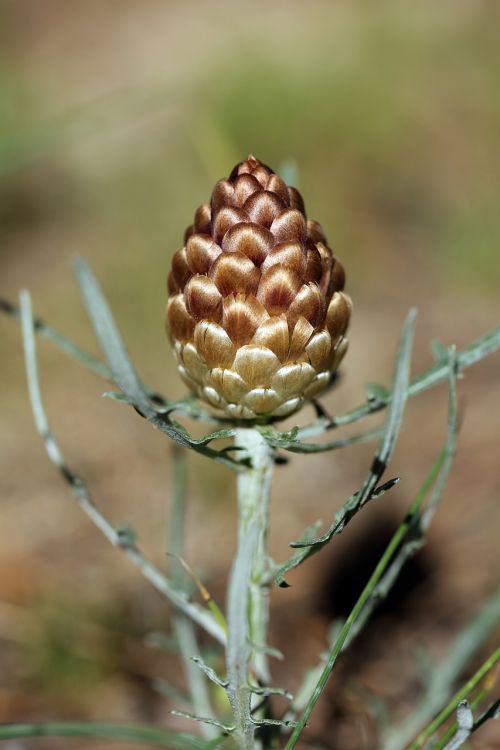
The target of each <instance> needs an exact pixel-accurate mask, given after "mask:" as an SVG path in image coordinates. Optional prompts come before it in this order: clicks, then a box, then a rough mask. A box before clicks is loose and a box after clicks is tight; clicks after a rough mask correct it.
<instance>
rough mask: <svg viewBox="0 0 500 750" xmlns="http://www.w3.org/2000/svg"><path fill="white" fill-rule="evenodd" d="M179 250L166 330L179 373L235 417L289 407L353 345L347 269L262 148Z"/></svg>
mask: <svg viewBox="0 0 500 750" xmlns="http://www.w3.org/2000/svg"><path fill="white" fill-rule="evenodd" d="M185 242H186V244H185V246H184V247H183V248H182V249H180V250H177V252H176V253H175V254H174V257H173V259H172V268H171V271H170V274H169V278H168V290H169V294H170V297H169V300H168V305H167V330H168V332H169V335H170V338H171V340H172V343H173V346H174V353H175V357H176V359H177V363H178V369H179V373H180V375H181V377H182V378H183V380H184V381H185V382H186V384H187V385H188V386H189V388H190V389H191V390H192V391H194V393H195V394H196V395H197V396H199V397H200V398H201V399H203V400H204V401H207V402H208V403H209V404H211V405H212V406H214V407H216V408H218V409H220V410H222V411H224V412H225V414H226V415H227V416H231V417H234V418H236V419H262V418H267V417H272V418H278V417H285V416H288V415H289V414H292V412H294V411H296V410H297V409H299V408H300V407H301V406H302V404H303V403H304V401H305V400H307V399H310V398H313V397H314V396H317V395H318V394H319V393H320V392H321V391H322V390H323V389H324V388H325V386H326V385H327V384H328V381H329V379H330V376H331V374H332V373H333V372H334V371H335V370H336V368H337V367H338V365H339V363H340V361H341V359H342V357H343V356H344V354H345V352H346V349H347V339H346V337H345V333H346V330H347V326H348V323H349V317H350V314H351V301H350V299H349V297H348V296H347V295H346V294H344V292H343V291H342V290H343V288H344V281H345V274H344V269H343V267H342V265H341V263H340V261H339V260H337V259H336V258H335V257H334V256H333V253H332V251H331V250H330V248H329V247H328V244H327V241H326V238H325V236H324V234H323V230H322V229H321V226H320V224H318V222H317V221H313V220H308V219H307V218H306V213H305V208H304V202H303V200H302V197H301V195H300V193H299V192H298V191H297V190H295V188H293V187H287V185H285V183H284V182H283V180H282V179H281V178H280V177H278V175H277V174H275V173H274V172H273V171H272V170H271V169H269V167H266V166H265V165H264V164H261V162H259V161H258V160H257V159H255V157H253V156H249V157H248V159H246V160H245V161H243V162H241V164H238V165H237V166H236V167H235V168H234V169H233V171H232V172H231V174H230V176H229V178H228V179H227V180H220V181H219V182H218V183H217V184H216V186H215V188H214V191H213V193H212V199H211V202H210V203H204V204H203V205H202V206H200V207H199V208H198V210H197V211H196V214H195V217H194V225H193V226H190V227H189V228H188V229H187V231H186V235H185Z"/></svg>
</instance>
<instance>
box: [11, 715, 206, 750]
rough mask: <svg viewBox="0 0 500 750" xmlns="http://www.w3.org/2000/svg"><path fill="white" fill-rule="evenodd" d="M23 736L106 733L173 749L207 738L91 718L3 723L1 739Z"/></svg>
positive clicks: (192, 745) (200, 743)
mask: <svg viewBox="0 0 500 750" xmlns="http://www.w3.org/2000/svg"><path fill="white" fill-rule="evenodd" d="M22 737H102V738H103V739H104V738H105V739H109V740H120V741H124V740H128V741H130V742H134V741H137V742H141V743H145V744H148V745H159V746H160V747H166V748H169V749H170V750H174V749H175V750H177V749H178V750H188V748H192V750H201V748H202V747H203V744H204V743H203V741H201V740H200V739H199V738H198V737H193V736H192V735H186V734H178V733H177V732H172V731H171V730H168V729H160V728H156V727H147V726H139V725H133V724H112V723H108V722H91V721H47V722H34V723H31V724H30V723H25V724H24V723H23V724H2V725H0V740H7V739H20V738H22Z"/></svg>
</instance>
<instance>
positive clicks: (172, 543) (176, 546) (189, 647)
mask: <svg viewBox="0 0 500 750" xmlns="http://www.w3.org/2000/svg"><path fill="white" fill-rule="evenodd" d="M171 457H172V463H171V472H172V500H171V510H170V517H169V524H168V533H167V549H168V551H169V552H170V553H171V554H172V555H175V557H176V558H177V559H176V560H175V561H174V564H173V565H172V572H171V579H172V583H173V585H174V586H175V587H176V588H178V589H179V590H181V591H182V590H185V589H186V587H187V583H188V581H187V574H186V572H185V571H184V570H183V568H182V565H181V562H180V559H181V558H182V555H183V554H184V539H185V527H186V496H187V465H186V458H187V456H186V451H185V450H184V448H181V447H180V446H178V445H177V444H176V443H173V444H172V448H171ZM172 620H173V626H174V631H175V635H176V638H177V643H178V646H179V652H180V656H181V658H182V662H183V666H184V673H185V675H186V680H187V683H188V686H189V692H190V695H191V699H192V702H193V708H194V712H195V714H196V715H197V716H204V717H208V718H210V719H213V718H215V717H214V715H213V711H212V706H211V704H210V697H209V694H208V690H207V684H206V677H205V675H204V674H203V673H202V671H201V670H200V668H199V667H198V666H197V665H196V664H195V663H194V662H193V660H192V657H193V656H198V654H199V653H200V649H199V646H198V640H197V638H196V633H195V629H194V625H193V623H192V622H191V620H190V619H189V618H188V617H187V616H186V615H184V614H182V613H175V614H174V615H173V618H172ZM200 729H201V732H202V733H203V735H204V736H205V737H207V738H208V739H213V738H214V737H217V736H218V734H219V732H218V730H217V728H216V727H214V726H212V725H211V724H207V723H202V724H201V727H200Z"/></svg>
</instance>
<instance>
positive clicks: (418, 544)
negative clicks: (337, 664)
mask: <svg viewBox="0 0 500 750" xmlns="http://www.w3.org/2000/svg"><path fill="white" fill-rule="evenodd" d="M447 357H448V386H449V391H448V392H449V396H448V429H447V436H446V443H445V445H444V447H443V450H442V451H441V453H440V454H439V456H438V458H437V459H436V461H435V463H434V465H433V466H432V468H431V470H430V472H429V474H428V476H427V477H426V479H425V480H424V482H423V484H422V486H421V488H420V490H419V492H418V495H417V498H418V499H420V498H422V499H424V498H425V497H427V495H428V493H429V492H430V491H431V489H432V488H433V487H434V489H433V490H432V494H431V497H430V499H429V502H428V503H427V506H426V508H425V510H423V512H422V514H421V515H417V516H415V523H414V527H413V529H411V530H410V533H409V534H408V538H407V539H406V540H405V542H404V543H403V544H402V545H401V548H400V549H399V550H398V552H397V554H396V556H395V558H394V560H393V561H392V563H391V565H390V566H389V569H388V570H387V572H386V574H385V575H384V577H383V578H382V579H381V580H380V581H379V583H378V584H377V586H376V587H375V589H374V590H373V592H372V595H371V597H370V599H369V600H368V602H367V603H366V605H365V607H364V609H363V611H362V613H361V615H360V617H359V618H358V621H357V622H356V624H355V626H354V627H353V628H352V630H351V633H350V634H349V638H348V640H347V642H346V644H345V648H348V647H349V646H350V644H351V643H352V641H353V640H354V639H355V638H356V637H357V635H358V634H359V633H360V632H361V630H363V628H364V626H365V625H366V623H367V622H368V620H369V619H370V617H371V615H372V613H373V611H374V609H375V608H376V607H377V606H378V605H379V604H380V602H381V601H382V600H383V599H385V598H386V597H387V595H388V594H389V591H390V590H391V589H392V587H393V585H394V583H395V582H396V580H397V578H398V577H399V574H400V572H401V570H402V568H403V566H404V565H405V564H406V562H407V561H408V560H409V559H410V557H413V555H415V554H416V553H417V552H418V550H419V549H421V548H422V547H423V546H424V545H425V543H426V533H427V531H428V528H429V525H430V523H431V521H432V518H433V517H434V514H435V512H436V510H437V507H438V505H439V502H440V501H441V498H442V495H443V492H444V489H445V486H446V481H447V479H448V476H449V474H450V471H451V467H452V465H453V460H454V458H455V452H456V443H457V433H458V407H457V374H456V353H455V347H450V349H449V351H448V352H447ZM410 736H411V735H410Z"/></svg>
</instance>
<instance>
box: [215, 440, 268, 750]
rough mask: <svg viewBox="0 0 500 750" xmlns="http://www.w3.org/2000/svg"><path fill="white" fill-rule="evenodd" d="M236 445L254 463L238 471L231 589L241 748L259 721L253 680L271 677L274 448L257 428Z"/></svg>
mask: <svg viewBox="0 0 500 750" xmlns="http://www.w3.org/2000/svg"><path fill="white" fill-rule="evenodd" d="M235 445H236V446H238V447H239V448H241V453H242V454H243V456H242V457H243V458H245V457H248V458H250V459H251V462H252V466H251V468H248V469H246V470H245V471H243V472H241V473H240V474H238V478H237V482H238V546H237V551H236V556H235V559H234V562H233V567H232V570H231V578H230V583H229V590H228V607H227V610H228V612H227V617H228V645H227V654H226V658H227V677H228V683H229V685H228V695H229V699H230V702H231V706H232V709H233V713H234V715H235V720H236V728H235V732H236V739H237V742H238V743H239V745H240V747H241V748H245V750H253V748H254V747H255V744H254V735H255V723H254V717H253V716H252V709H253V706H252V701H251V679H252V678H253V682H255V680H256V679H257V680H258V681H259V682H260V683H263V684H267V683H268V681H269V667H268V663H267V656H266V653H265V649H266V642H267V626H268V618H269V612H268V610H269V602H268V599H269V592H268V583H267V582H266V579H267V578H268V576H267V575H266V574H267V530H268V516H269V491H270V487H271V479H272V470H273V460H272V452H271V449H270V447H269V446H268V444H267V443H266V441H265V440H264V438H263V437H262V435H261V434H260V433H259V431H258V430H256V429H253V428H238V429H237V430H236V435H235Z"/></svg>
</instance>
